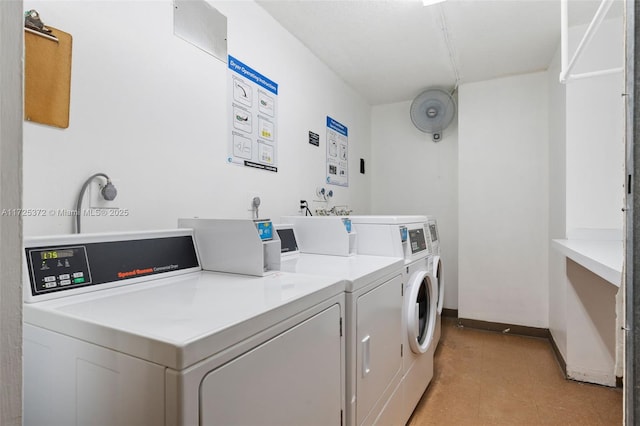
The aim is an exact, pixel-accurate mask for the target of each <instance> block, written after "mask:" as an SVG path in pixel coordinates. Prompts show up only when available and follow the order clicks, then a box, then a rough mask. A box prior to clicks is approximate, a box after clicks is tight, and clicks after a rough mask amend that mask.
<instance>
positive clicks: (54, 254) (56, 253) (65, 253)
mask: <svg viewBox="0 0 640 426" xmlns="http://www.w3.org/2000/svg"><path fill="white" fill-rule="evenodd" d="M65 257H73V250H50V251H43V252H40V258H41V259H42V260H47V259H63V258H65Z"/></svg>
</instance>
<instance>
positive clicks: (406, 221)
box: [350, 216, 438, 422]
mask: <svg viewBox="0 0 640 426" xmlns="http://www.w3.org/2000/svg"><path fill="white" fill-rule="evenodd" d="M350 218H351V221H352V223H353V226H354V228H355V230H356V231H357V233H358V252H359V253H367V254H371V255H378V256H381V255H386V256H389V255H395V256H402V257H403V258H404V265H403V282H404V291H403V294H404V304H403V315H402V329H403V336H404V344H403V378H402V387H403V391H404V398H403V399H404V404H403V416H402V420H403V422H406V421H407V420H408V419H409V417H410V416H411V413H413V410H414V409H415V407H416V405H417V403H418V401H419V400H420V398H421V397H422V395H423V394H424V391H425V390H426V389H427V387H428V386H429V383H430V382H431V379H432V378H433V355H434V351H435V341H434V335H435V327H436V312H437V299H438V289H437V287H436V283H435V279H434V278H433V275H432V274H431V270H430V261H431V259H430V257H431V256H430V250H429V240H428V236H427V231H426V229H425V226H424V225H425V223H426V221H427V218H426V217H425V216H351V217H350Z"/></svg>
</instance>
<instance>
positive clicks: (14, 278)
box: [0, 0, 24, 426]
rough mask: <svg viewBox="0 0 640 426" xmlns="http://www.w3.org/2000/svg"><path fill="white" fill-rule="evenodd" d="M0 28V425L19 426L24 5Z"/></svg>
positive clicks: (5, 14) (5, 15) (16, 4)
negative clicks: (0, 212) (0, 213)
mask: <svg viewBox="0 0 640 426" xmlns="http://www.w3.org/2000/svg"><path fill="white" fill-rule="evenodd" d="M0 22H1V24H0V52H2V55H1V56H0V69H1V70H2V71H0V99H1V101H0V170H2V174H1V175H0V187H1V189H0V210H2V211H3V214H2V218H1V220H0V336H2V339H0V383H2V388H1V390H0V424H2V425H7V426H14V425H15V426H18V425H21V424H22V285H21V283H22V278H21V274H22V266H21V265H22V256H21V247H22V218H21V217H20V215H18V214H13V213H14V212H16V211H19V209H21V208H22V111H23V107H22V57H23V38H24V35H23V32H24V30H23V22H24V11H23V4H22V0H18V1H8V2H5V1H0ZM5 209H6V210H5ZM7 212H9V213H7Z"/></svg>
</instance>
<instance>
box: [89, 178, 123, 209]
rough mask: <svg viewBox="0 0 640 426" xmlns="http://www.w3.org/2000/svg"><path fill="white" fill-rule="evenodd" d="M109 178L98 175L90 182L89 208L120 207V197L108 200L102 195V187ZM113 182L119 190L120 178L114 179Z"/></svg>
mask: <svg viewBox="0 0 640 426" xmlns="http://www.w3.org/2000/svg"><path fill="white" fill-rule="evenodd" d="M106 183H107V180H106V179H104V178H102V177H98V178H95V179H93V180H92V181H91V183H90V184H89V208H91V209H117V208H119V206H118V204H119V202H118V197H117V196H116V198H115V200H113V201H107V200H105V199H104V198H103V197H102V194H101V191H102V188H104V186H105V185H106ZM111 183H112V184H113V186H115V187H116V189H117V190H120V180H118V179H112V180H111Z"/></svg>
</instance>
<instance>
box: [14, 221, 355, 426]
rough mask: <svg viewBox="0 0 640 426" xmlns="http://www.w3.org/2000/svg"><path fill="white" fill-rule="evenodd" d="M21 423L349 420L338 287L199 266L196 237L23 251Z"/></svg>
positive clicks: (97, 239) (92, 241) (49, 243)
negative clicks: (212, 269) (22, 387)
mask: <svg viewBox="0 0 640 426" xmlns="http://www.w3.org/2000/svg"><path fill="white" fill-rule="evenodd" d="M23 263H24V276H25V277H26V282H25V285H24V288H25V295H24V299H25V304H24V424H25V425H27V426H29V425H43V424H46V425H54V426H56V425H65V426H66V425H134V424H135V425H149V426H158V425H254V424H270V425H302V424H305V425H306V424H316V425H330V424H333V425H341V424H342V422H343V417H344V409H345V407H344V399H345V398H344V391H343V390H344V361H343V360H344V356H345V352H344V350H345V342H344V337H343V336H342V332H341V327H342V325H341V324H342V320H343V318H344V315H345V312H344V282H343V281H342V280H339V279H335V278H327V277H320V276H312V275H307V276H305V275H302V274H292V273H286V272H277V271H276V272H273V273H271V274H268V275H265V276H259V277H248V276H243V275H238V274H225V273H214V272H208V271H203V270H201V267H200V260H199V256H198V251H197V250H196V246H195V244H194V236H193V230H173V231H160V232H144V233H122V234H93V235H90V234H80V235H68V236H60V237H46V238H32V239H28V240H27V241H26V242H25V261H24V262H23Z"/></svg>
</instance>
